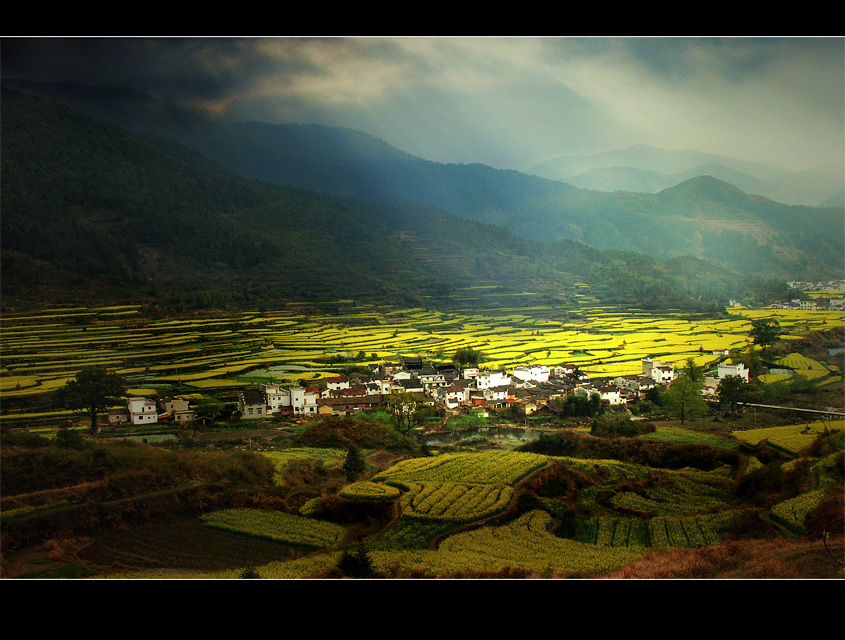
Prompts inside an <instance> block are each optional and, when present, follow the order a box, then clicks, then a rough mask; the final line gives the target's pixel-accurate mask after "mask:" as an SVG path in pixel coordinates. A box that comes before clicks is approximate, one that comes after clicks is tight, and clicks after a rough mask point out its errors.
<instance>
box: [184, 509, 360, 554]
mask: <svg viewBox="0 0 845 640" xmlns="http://www.w3.org/2000/svg"><path fill="white" fill-rule="evenodd" d="M200 520H201V521H202V523H203V524H204V525H206V526H208V527H212V528H215V529H222V530H224V531H230V532H232V533H239V534H242V535H247V536H252V537H254V538H261V539H263V540H272V541H274V542H281V543H284V544H289V545H295V546H302V547H309V548H315V549H323V548H325V547H329V546H331V545H333V544H335V543H336V542H337V541H338V540H339V539H340V537H341V536H342V535H343V533H344V529H343V527H341V526H340V525H337V524H334V523H331V522H324V521H321V520H313V519H311V518H305V517H302V516H295V515H291V514H288V513H284V512H281V511H266V510H263V509H226V510H223V511H214V512H212V513H208V514H206V515H204V516H202V517H201V518H200Z"/></svg>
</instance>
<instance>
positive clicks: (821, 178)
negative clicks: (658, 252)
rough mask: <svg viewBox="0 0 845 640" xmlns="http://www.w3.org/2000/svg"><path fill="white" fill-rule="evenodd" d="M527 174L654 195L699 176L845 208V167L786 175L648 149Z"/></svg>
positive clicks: (547, 165)
mask: <svg viewBox="0 0 845 640" xmlns="http://www.w3.org/2000/svg"><path fill="white" fill-rule="evenodd" d="M527 173H530V174H532V175H537V176H541V177H544V178H548V179H550V180H559V181H561V182H565V183H567V184H571V185H573V186H576V187H580V188H583V189H592V190H595V191H633V192H639V193H657V192H658V191H662V190H663V189H667V188H669V187H672V186H674V185H676V184H678V183H679V182H683V181H684V180H688V179H690V178H694V177H697V176H700V175H711V176H713V177H715V178H719V179H720V180H724V181H725V182H730V183H731V184H733V185H735V186H737V187H739V188H740V189H742V190H743V191H745V192H746V193H749V194H754V195H760V196H764V197H766V198H768V199H770V200H774V201H776V202H782V203H784V204H803V205H809V206H816V207H832V206H840V207H841V206H843V205H845V195H843V186H842V185H843V181H845V168H843V165H842V164H841V163H840V164H839V165H825V166H821V167H817V168H815V169H811V170H807V171H789V170H788V169H784V168H782V167H777V166H774V165H768V164H763V163H755V162H746V161H742V160H737V159H735V158H728V157H725V156H720V155H714V154H705V153H701V152H698V151H670V150H666V149H659V148H657V147H651V146H648V145H634V146H631V147H628V148H626V149H618V150H613V151H606V152H603V153H597V154H592V155H582V156H563V157H560V158H555V159H552V160H547V161H545V162H542V163H539V164H537V165H535V166H533V167H531V168H530V169H529V170H528V171H527Z"/></svg>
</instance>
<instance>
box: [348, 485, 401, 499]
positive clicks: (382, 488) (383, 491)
mask: <svg viewBox="0 0 845 640" xmlns="http://www.w3.org/2000/svg"><path fill="white" fill-rule="evenodd" d="M399 495H400V491H399V489H397V488H396V487H391V486H390V485H386V484H382V483H380V482H354V483H352V484H349V485H346V486H345V487H343V489H341V490H340V496H341V497H342V498H346V499H347V500H395V499H397V498H398V497H399Z"/></svg>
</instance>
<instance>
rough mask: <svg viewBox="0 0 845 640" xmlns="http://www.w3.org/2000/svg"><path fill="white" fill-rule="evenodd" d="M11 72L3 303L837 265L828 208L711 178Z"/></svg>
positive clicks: (742, 276)
mask: <svg viewBox="0 0 845 640" xmlns="http://www.w3.org/2000/svg"><path fill="white" fill-rule="evenodd" d="M12 85H15V86H18V88H25V89H27V92H26V93H24V92H21V91H11V90H7V89H5V88H4V90H3V98H2V102H0V106H2V126H3V133H2V142H3V145H2V149H0V151H2V166H3V180H2V196H3V200H2V214H3V215H2V235H0V240H2V248H3V273H2V276H3V288H4V291H3V293H4V304H5V302H6V300H9V299H12V300H20V301H24V300H27V299H33V297H37V296H38V295H42V296H43V295H46V293H45V292H47V291H49V295H50V296H52V297H56V296H59V297H61V296H60V294H61V293H64V294H65V296H64V298H63V299H68V300H69V299H70V298H72V297H73V295H74V292H76V293H77V294H78V293H79V292H80V291H86V290H88V291H90V290H93V289H96V290H97V291H100V292H103V291H104V290H106V289H108V288H109V287H111V289H110V290H111V291H112V293H113V294H114V295H118V294H120V293H121V292H122V293H123V294H124V297H125V294H126V292H127V291H131V292H133V293H134V295H136V296H137V297H143V296H147V297H153V298H157V299H160V300H167V302H168V303H169V304H171V303H175V304H183V305H184V304H199V303H200V302H202V303H204V304H206V303H207V304H213V303H214V302H220V299H221V297H222V298H223V299H225V300H226V301H235V302H238V301H242V302H244V303H255V301H256V300H258V301H265V302H269V301H271V300H277V299H287V300H290V299H295V298H296V297H297V296H299V297H311V298H314V297H323V298H331V296H340V297H350V296H353V297H359V296H362V295H363V296H365V297H366V296H369V297H373V298H382V299H390V300H391V301H393V302H397V301H398V302H402V303H414V302H417V303H419V302H420V301H427V300H430V299H431V298H432V297H434V298H436V299H438V300H440V301H441V302H442V301H446V300H448V299H449V298H450V296H451V297H454V296H455V292H456V291H458V290H459V289H460V288H462V287H472V286H478V285H481V284H484V285H494V286H497V287H500V288H501V290H502V291H503V292H504V291H517V290H519V289H520V288H523V289H524V288H525V287H528V288H529V289H530V290H532V291H536V292H542V294H543V295H546V296H549V298H550V299H555V300H574V296H575V292H576V291H577V290H578V289H577V287H576V286H575V285H578V284H584V283H587V284H590V286H591V293H593V294H594V295H595V296H597V299H599V300H606V301H608V300H615V301H618V302H623V303H631V304H633V303H638V304H642V303H645V304H652V305H655V304H656V305H659V304H675V305H678V304H684V302H685V301H686V302H689V301H690V300H709V301H714V300H719V299H721V300H724V299H725V298H726V297H727V296H733V297H736V296H737V295H738V293H739V289H740V288H742V287H743V286H746V285H744V284H740V283H741V282H744V283H747V282H749V281H750V280H748V278H752V279H756V281H762V280H771V279H773V278H790V279H792V278H794V279H799V278H839V277H841V274H842V265H843V209H842V208H841V207H839V208H837V207H810V206H796V205H786V204H781V203H778V202H775V201H772V200H768V199H766V198H763V197H760V196H751V195H748V194H746V193H744V192H743V191H741V190H740V189H738V188H736V187H735V186H733V185H731V184H729V183H726V182H724V181H722V180H718V179H716V178H714V177H712V176H704V177H701V176H699V177H695V178H692V179H689V180H686V181H684V182H682V183H681V184H679V185H675V186H673V187H672V188H668V189H664V190H662V191H660V192H658V193H655V194H645V193H630V192H616V193H603V192H599V191H592V190H587V189H581V188H578V187H575V186H573V185H570V184H565V183H562V182H560V181H557V180H551V179H548V178H543V177H539V176H535V175H529V174H525V173H521V172H517V171H502V170H497V169H493V168H491V167H488V166H485V165H481V164H468V165H464V164H442V163H434V162H429V161H427V160H424V159H421V158H417V157H415V156H412V155H410V154H407V153H405V152H403V151H401V150H398V149H395V148H393V147H391V146H390V145H388V144H386V143H385V142H383V141H381V140H378V139H376V138H374V137H372V136H369V135H367V134H365V133H362V132H358V131H353V130H349V129H341V128H333V127H323V126H316V125H303V124H291V125H271V124H266V123H256V122H248V123H228V124H216V123H213V122H210V121H208V120H206V119H204V118H202V117H201V116H199V115H198V114H195V113H192V112H189V111H185V110H182V109H178V108H175V107H173V106H171V105H166V104H163V103H160V102H158V101H155V100H153V99H151V98H149V97H148V96H145V95H143V94H139V93H136V92H130V91H125V90H121V89H97V88H90V87H82V86H79V85H34V84H31V83H12V82H8V81H4V87H6V86H12ZM33 89H35V90H33ZM30 90H33V91H30ZM35 93H40V94H42V95H43V96H45V97H47V96H48V94H49V97H50V98H51V99H50V100H44V99H39V98H38V97H36V95H34V94H35ZM59 103H63V104H59ZM106 276H108V277H106ZM47 281H49V282H50V283H51V286H49V287H48V286H46V284H45V283H46V282H47ZM128 283H131V287H129V288H128ZM38 292H41V293H38ZM209 296H211V298H214V296H217V300H216V301H215V300H213V299H212V300H209Z"/></svg>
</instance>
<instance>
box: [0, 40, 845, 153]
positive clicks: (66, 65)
mask: <svg viewBox="0 0 845 640" xmlns="http://www.w3.org/2000/svg"><path fill="white" fill-rule="evenodd" d="M0 61H2V74H3V77H4V78H26V79H30V80H41V81H59V80H72V81H76V82H80V83H84V84H91V85H99V86H122V87H129V88H135V89H139V90H141V91H143V92H145V93H148V94H150V95H152V96H154V97H156V98H161V99H165V100H169V101H173V102H178V103H181V104H183V105H186V106H193V107H196V108H199V109H202V110H203V111H205V112H206V113H208V114H213V115H215V116H219V117H221V118H227V119H233V120H260V121H265V122H274V123H287V122H302V123H317V124H328V125H338V126H345V127H351V128H354V129H359V130H362V131H365V132H367V133H370V134H372V135H375V136H377V137H379V138H381V139H382V140H384V141H386V142H388V143H389V144H391V145H393V146H395V147H398V148H400V149H402V150H404V151H407V152H409V153H412V154H414V155H418V156H421V157H423V158H426V159H428V160H434V161H437V162H481V163H484V164H488V165H491V166H494V167H497V168H500V169H518V170H526V169H528V168H530V167H531V166H533V165H534V164H536V163H538V162H541V161H543V160H547V159H550V158H553V157H557V156H562V155H576V154H588V153H597V152H600V151H605V150H609V149H619V148H624V147H627V146H630V145H632V144H651V145H655V146H659V147H663V148H667V149H697V150H700V151H705V152H710V153H719V154H723V155H728V156H732V157H736V158H742V159H748V160H758V161H763V162H770V163H773V164H777V165H780V166H783V167H786V168H789V169H796V170H798V169H809V168H813V167H815V166H818V165H821V164H824V163H827V162H831V161H838V162H842V160H843V153H844V152H843V148H844V147H845V127H843V123H845V88H843V82H844V81H845V39H843V38H841V37H830V38H807V37H794V38H732V37H729V38H697V37H691V38H670V37H651V38H644V37H621V38H606V37H533V38H524V37H500V38H488V37H466V38H460V37H451V36H450V37H399V38H392V37H378V36H377V37H367V38H363V37H344V38H341V37H322V38H302V37H292V36H284V37H268V38H239V39H230V38H191V37H189V38H158V39H154V38H153V39H150V38H93V39H92V38H73V37H72V38H32V39H29V38H27V39H21V38H15V37H3V39H2V56H1V57H0Z"/></svg>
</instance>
